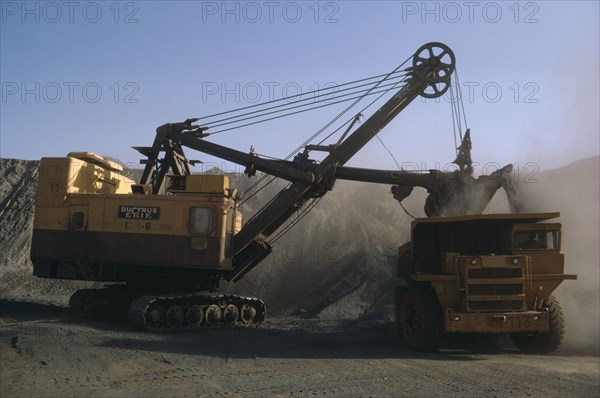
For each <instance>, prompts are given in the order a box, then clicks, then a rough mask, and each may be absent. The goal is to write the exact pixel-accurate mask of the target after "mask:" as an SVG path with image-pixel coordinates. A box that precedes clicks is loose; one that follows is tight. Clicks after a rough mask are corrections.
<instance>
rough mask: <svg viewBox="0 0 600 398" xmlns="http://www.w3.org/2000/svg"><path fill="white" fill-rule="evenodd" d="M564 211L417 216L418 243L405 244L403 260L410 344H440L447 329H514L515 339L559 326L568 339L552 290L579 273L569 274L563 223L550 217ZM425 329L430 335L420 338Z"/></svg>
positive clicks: (403, 309) (402, 305) (400, 311)
mask: <svg viewBox="0 0 600 398" xmlns="http://www.w3.org/2000/svg"><path fill="white" fill-rule="evenodd" d="M558 216H559V213H536V214H488V215H468V216H457V217H432V218H422V219H417V220H415V221H414V222H413V224H412V241H411V242H410V243H407V244H405V245H403V246H401V247H400V249H399V263H398V275H399V276H400V277H401V278H402V281H403V282H404V284H403V286H401V287H400V288H399V289H398V297H397V318H398V322H399V326H400V329H401V330H402V333H403V335H404V337H405V340H407V343H408V344H409V345H411V344H412V345H413V348H416V349H421V350H430V349H432V348H437V347H438V346H439V344H440V341H441V336H439V335H440V334H442V333H454V332H468V333H511V334H512V336H514V337H515V339H516V340H518V339H519V336H521V337H522V336H539V335H545V336H548V335H551V334H553V333H559V332H560V333H559V334H560V339H562V332H563V325H562V319H561V325H560V331H557V330H556V326H557V325H554V326H553V324H552V319H551V315H552V314H551V311H553V310H555V308H556V307H558V304H557V302H556V300H555V299H554V297H553V296H552V295H551V294H552V292H553V291H554V290H555V289H556V288H557V287H558V285H559V284H560V283H561V282H562V281H563V280H565V279H576V276H575V275H568V274H565V273H564V255H563V254H562V253H561V252H560V249H561V245H560V239H561V225H560V224H558V223H545V222H543V221H546V220H550V219H552V218H556V217H558ZM549 303H552V305H551V307H552V308H550V307H549V305H550V304H549ZM423 310H425V312H426V313H424V314H423V313H421V312H422V311H423ZM423 322H428V323H430V325H424V324H423ZM411 325H412V326H411ZM426 330H429V332H428V333H429V334H428V335H427V336H430V337H427V336H420V337H419V336H418V335H419V334H420V333H424V331H426ZM555 337H556V336H555ZM428 339H429V340H432V341H429V342H428V341H426V340H428ZM515 339H513V340H515ZM560 339H559V342H558V343H560ZM555 340H556V339H555ZM515 344H517V343H515ZM517 345H519V344H517ZM529 345H530V346H531V344H529ZM542 345H543V344H542ZM520 348H521V347H520ZM554 348H556V347H552V349H554ZM538 351H540V350H538ZM541 351H544V350H541Z"/></svg>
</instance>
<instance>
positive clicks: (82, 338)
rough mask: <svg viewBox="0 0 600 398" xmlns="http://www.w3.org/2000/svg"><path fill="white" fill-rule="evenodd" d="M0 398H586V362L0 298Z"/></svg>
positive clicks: (590, 361)
mask: <svg viewBox="0 0 600 398" xmlns="http://www.w3.org/2000/svg"><path fill="white" fill-rule="evenodd" d="M0 309H1V316H0V396H2V397H58V396H61V397H82V396H90V397H148V396H164V397H170V396H173V397H175V396H177V397H196V396H406V397H415V396H427V397H432V396H444V397H447V396H453V397H456V396H464V397H481V396H487V397H523V396H534V397H566V396H573V397H593V396H598V394H599V392H600V359H599V357H597V356H580V355H579V356H572V355H561V354H557V355H546V356H535V355H523V354H521V353H519V352H518V351H516V350H515V349H514V347H511V346H510V345H508V344H504V345H502V346H501V348H498V349H494V350H491V351H489V350H488V351H487V352H482V351H476V350H473V349H472V348H469V347H468V346H465V343H464V342H463V341H459V342H456V341H454V342H452V341H451V342H450V345H449V347H450V348H447V349H445V350H442V351H441V352H439V353H436V354H418V353H414V352H411V351H410V350H408V349H407V348H406V347H405V346H404V345H403V343H402V342H401V340H399V338H398V336H397V335H396V333H395V330H394V327H393V325H392V324H375V325H369V324H365V323H358V322H356V321H344V320H336V321H331V322H327V321H324V320H316V319H302V318H297V317H275V318H271V319H270V320H268V321H267V322H265V324H263V325H261V326H260V327H257V328H253V329H227V330H205V331H200V332H196V333H183V334H150V333H145V332H139V331H137V330H134V329H132V328H130V327H129V326H128V325H127V324H126V323H125V322H123V321H122V320H119V319H110V318H106V317H101V316H93V317H84V316H78V315H77V314H75V313H73V312H72V311H71V310H69V309H67V308H63V307H59V306H54V305H49V304H34V303H27V302H14V301H6V300H4V301H0Z"/></svg>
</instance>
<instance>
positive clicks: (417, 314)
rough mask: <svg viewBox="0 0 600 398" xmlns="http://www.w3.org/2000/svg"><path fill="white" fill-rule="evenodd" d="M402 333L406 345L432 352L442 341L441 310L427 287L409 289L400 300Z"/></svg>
mask: <svg viewBox="0 0 600 398" xmlns="http://www.w3.org/2000/svg"><path fill="white" fill-rule="evenodd" d="M402 315H403V317H402V326H401V330H402V335H403V338H404V342H405V343H406V345H407V346H408V347H409V348H411V349H413V350H415V351H422V352H434V351H437V350H438V348H440V345H441V343H442V310H441V308H440V305H439V303H438V301H437V298H436V297H435V295H434V294H433V293H432V292H431V291H429V290H428V289H422V288H421V289H413V290H409V291H408V292H407V293H406V295H405V296H404V298H403V300H402Z"/></svg>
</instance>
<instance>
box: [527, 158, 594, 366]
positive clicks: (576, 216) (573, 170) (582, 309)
mask: <svg viewBox="0 0 600 398" xmlns="http://www.w3.org/2000/svg"><path fill="white" fill-rule="evenodd" d="M599 170H600V157H598V156H594V157H591V158H587V159H583V160H579V161H576V162H574V163H571V164H570V165H567V166H565V167H562V168H560V169H556V170H549V171H545V172H541V173H539V175H537V176H535V177H534V178H533V180H532V181H530V182H529V183H527V184H524V183H521V184H520V185H521V193H522V195H521V196H522V198H523V205H524V209H523V211H525V212H542V211H559V212H560V213H561V216H560V218H559V219H558V222H560V223H561V224H562V232H563V233H562V252H563V253H564V254H565V273H567V274H577V276H578V279H577V280H576V281H565V282H563V283H562V284H561V285H560V286H559V287H558V289H557V290H556V292H555V296H557V298H558V300H559V302H560V303H561V306H562V308H563V313H564V315H565V319H566V323H567V332H566V338H565V342H564V344H563V346H562V348H561V351H562V352H573V353H581V354H593V355H598V354H600V342H599V340H600V311H599V308H600V266H599V261H600V260H599V259H600V215H599V212H600V209H599V206H600V194H599V181H598V176H599Z"/></svg>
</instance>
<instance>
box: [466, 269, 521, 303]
mask: <svg viewBox="0 0 600 398" xmlns="http://www.w3.org/2000/svg"><path fill="white" fill-rule="evenodd" d="M465 288H466V306H467V311H525V310H526V309H527V306H526V302H525V277H524V274H523V268H522V267H509V268H479V267H467V268H466V277H465Z"/></svg>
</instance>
